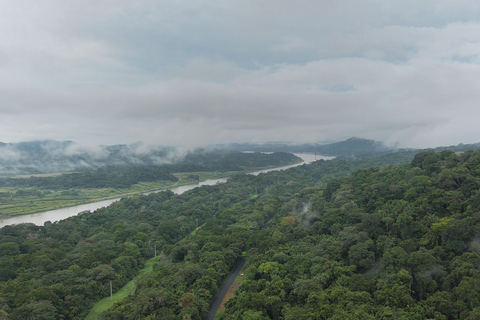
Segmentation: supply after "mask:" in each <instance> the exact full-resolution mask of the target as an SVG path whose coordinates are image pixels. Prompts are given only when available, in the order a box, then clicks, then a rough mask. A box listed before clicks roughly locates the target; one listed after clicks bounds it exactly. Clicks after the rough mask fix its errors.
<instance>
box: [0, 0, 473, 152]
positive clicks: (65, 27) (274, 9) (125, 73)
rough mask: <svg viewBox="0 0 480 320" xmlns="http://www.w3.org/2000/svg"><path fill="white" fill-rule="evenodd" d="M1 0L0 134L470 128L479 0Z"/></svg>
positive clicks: (139, 136)
mask: <svg viewBox="0 0 480 320" xmlns="http://www.w3.org/2000/svg"><path fill="white" fill-rule="evenodd" d="M0 4H1V5H2V8H3V9H2V10H0V101H1V102H0V141H4V142H18V141H24V140H38V139H56V140H74V141H77V142H79V143H84V144H115V143H131V142H134V141H145V142H147V143H149V144H179V145H183V146H194V145H198V144H206V143H223V142H247V141H249V142H265V141H292V142H316V141H322V140H340V139H345V138H349V137H351V136H359V137H365V138H371V139H376V140H381V141H385V142H387V143H390V144H394V143H397V142H398V143H399V144H400V145H401V146H406V147H428V146H430V147H433V146H439V145H450V144H458V143H472V142H479V141H480V126H478V125H477V121H478V119H480V108H479V107H478V101H480V82H479V81H478V79H480V56H479V54H480V21H479V20H478V17H480V3H479V2H478V1H467V0H463V1H459V0H456V1H452V0H438V1H435V2H431V1H426V0H416V1H403V0H402V1H400V0H392V1H380V0H370V1H367V0H360V1H358V0H355V1H354V0H350V1H333V0H327V1H307V0H302V1H295V2H292V1H240V0H238V1H237V0H232V1H186V2H184V1H174V0H166V1H153V0H152V1H141V2H132V1H126V0H99V1H95V2H91V1H79V0H78V1H60V0H50V1H42V2H38V1H33V0H30V1H29V0H27V1H16V0H0Z"/></svg>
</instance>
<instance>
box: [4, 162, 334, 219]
mask: <svg viewBox="0 0 480 320" xmlns="http://www.w3.org/2000/svg"><path fill="white" fill-rule="evenodd" d="M295 155H296V156H297V157H299V158H302V160H303V162H301V163H297V164H293V165H289V166H283V167H277V168H272V169H266V170H260V171H255V172H251V173H250V174H253V175H259V174H260V173H267V172H270V171H279V170H285V169H288V168H293V167H296V166H300V165H302V164H308V163H311V162H314V161H316V160H320V159H324V160H330V159H333V158H334V157H328V156H320V155H313V154H309V153H295ZM227 180H228V178H220V179H211V180H205V181H202V182H199V183H194V184H188V185H184V186H178V187H174V188H170V190H172V191H173V192H174V193H176V194H182V193H184V192H186V191H188V190H192V189H195V188H197V187H201V186H212V185H215V184H217V183H224V182H227ZM160 191H163V190H158V191H154V192H160ZM150 193H151V192H150ZM120 199H121V197H119V198H114V199H108V200H102V201H97V202H91V203H87V204H82V205H78V206H73V207H66V208H60V209H55V210H49V211H43V212H37V213H32V214H24V215H20V216H13V217H8V218H4V219H1V218H0V228H2V227H4V226H6V225H11V224H18V223H33V224H36V225H43V224H44V223H45V222H46V221H51V222H54V221H58V220H62V219H66V218H68V217H71V216H75V215H77V214H78V213H80V212H83V211H87V210H88V211H94V210H97V209H99V208H103V207H108V206H109V205H111V204H112V203H114V202H116V201H118V200H120Z"/></svg>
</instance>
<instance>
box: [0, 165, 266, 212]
mask: <svg viewBox="0 0 480 320" xmlns="http://www.w3.org/2000/svg"><path fill="white" fill-rule="evenodd" d="M272 167H274V166H270V167H262V168H246V167H245V168H242V169H243V170H242V171H227V172H220V171H219V172H182V173H174V175H175V176H176V177H177V178H178V182H175V183H172V182H171V181H156V182H140V183H137V184H135V185H132V186H131V187H130V188H128V189H114V188H96V189H80V188H79V189H69V190H50V189H38V188H13V187H3V188H0V217H2V216H3V217H8V216H15V215H22V214H29V213H37V212H42V211H48V210H54V209H59V208H64V207H71V206H76V205H81V204H86V203H91V202H95V201H101V200H105V199H112V198H118V197H122V196H130V195H134V194H139V193H146V192H149V191H157V190H166V189H169V188H173V187H177V186H181V185H186V184H193V183H198V182H201V181H205V180H208V179H218V178H224V177H229V176H233V175H235V174H240V173H248V172H253V171H258V170H264V169H269V168H272ZM52 175H59V174H52ZM43 176H49V175H43ZM19 177H20V176H19ZM21 177H23V178H24V177H25V176H21Z"/></svg>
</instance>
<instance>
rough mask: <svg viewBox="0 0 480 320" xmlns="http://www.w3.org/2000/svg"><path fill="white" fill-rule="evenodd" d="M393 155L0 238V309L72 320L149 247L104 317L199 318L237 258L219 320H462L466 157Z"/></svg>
mask: <svg viewBox="0 0 480 320" xmlns="http://www.w3.org/2000/svg"><path fill="white" fill-rule="evenodd" d="M392 159H393V158H392V155H391V154H388V155H384V156H382V157H377V158H363V159H359V160H347V159H337V160H332V161H317V162H315V163H313V164H311V165H308V166H300V167H296V168H293V169H290V170H286V171H282V172H271V173H268V174H260V175H258V176H256V177H255V176H247V175H238V176H235V177H232V178H231V179H230V180H229V182H227V183H225V184H219V185H216V186H210V187H201V188H197V189H194V190H191V191H190V192H187V193H185V194H182V195H180V196H177V195H174V194H173V193H171V192H162V193H158V194H152V195H148V196H134V197H131V198H128V199H123V200H122V201H119V202H117V203H115V204H114V205H112V206H110V207H108V208H104V209H101V210H97V211H96V212H94V213H90V212H86V213H84V214H82V215H80V216H78V217H72V218H69V219H67V220H64V221H61V222H58V223H53V224H45V226H43V227H37V226H33V225H19V226H9V227H5V228H2V229H1V230H0V248H2V249H3V250H2V251H1V254H0V265H1V268H0V277H1V279H0V281H1V282H0V310H3V311H2V312H3V313H7V314H9V316H10V317H11V318H13V319H15V317H22V316H24V315H25V314H27V313H28V312H32V310H38V312H39V314H42V315H43V317H44V318H45V319H49V317H50V318H51V317H52V316H53V317H55V318H62V317H63V318H64V319H77V318H78V319H80V318H82V317H84V316H85V315H86V313H87V312H88V310H89V308H90V306H91V305H92V303H94V302H95V301H97V300H98V299H100V298H102V297H104V296H106V295H107V294H108V290H109V287H108V285H109V282H110V280H113V281H114V283H115V285H116V286H118V287H120V286H121V285H122V284H124V283H126V282H127V281H128V280H129V279H131V278H132V277H133V276H134V275H135V274H136V272H137V270H138V269H139V268H141V266H142V265H143V262H144V260H145V259H146V258H149V257H151V256H152V255H153V245H154V244H156V245H157V250H158V252H163V254H162V256H161V258H160V259H159V262H158V263H156V264H155V265H154V268H153V271H152V272H151V273H146V274H143V275H142V276H140V277H139V278H138V279H137V281H136V283H137V288H136V291H135V293H133V294H131V295H129V296H127V297H126V298H125V299H124V300H123V301H120V302H118V303H116V304H115V305H114V306H113V307H112V308H111V309H110V310H108V311H107V312H106V313H104V314H103V315H102V317H103V318H104V319H143V318H148V319H155V318H160V319H182V318H190V319H203V318H204V316H205V315H206V313H207V311H208V306H209V304H210V302H211V301H212V299H213V297H214V296H215V294H216V293H217V291H218V290H219V288H220V287H221V285H222V283H223V281H224V279H225V278H226V277H227V276H228V275H229V274H230V272H231V270H232V269H233V268H234V267H235V264H236V261H238V259H239V258H240V257H241V256H242V255H244V256H246V259H247V267H246V270H245V277H244V278H243V282H242V285H241V286H240V288H239V289H238V290H237V292H236V294H235V296H234V297H233V298H232V299H230V300H229V301H228V303H227V304H226V307H227V308H226V310H225V312H224V313H223V314H221V315H220V318H221V319H475V318H476V317H477V316H478V314H479V313H480V312H479V310H480V295H479V293H478V292H479V291H478V288H479V286H480V271H479V270H480V213H479V212H480V193H479V192H478V190H477V189H478V186H479V185H480V180H479V179H480V152H479V151H468V152H465V153H463V154H461V155H456V154H454V153H452V152H449V151H442V152H440V153H434V152H433V153H432V152H430V151H428V152H425V153H424V154H419V155H418V156H416V157H415V159H414V160H413V161H412V162H411V163H408V164H404V165H399V166H391V164H392ZM378 164H383V166H381V167H382V168H380V167H373V168H372V166H376V165H378ZM360 168H362V169H360ZM359 169H360V170H359ZM352 171H354V172H353V173H352V174H350V175H348V173H349V172H352ZM327 182H328V184H327ZM0 315H2V313H0Z"/></svg>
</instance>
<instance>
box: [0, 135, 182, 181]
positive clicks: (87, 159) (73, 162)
mask: <svg viewBox="0 0 480 320" xmlns="http://www.w3.org/2000/svg"><path fill="white" fill-rule="evenodd" d="M174 157H175V149H174V148H170V147H147V146H145V145H143V144H140V143H138V144H132V145H113V146H94V147H86V146H80V145H78V144H76V143H75V142H72V141H54V140H41V141H31V142H20V143H0V175H19V174H40V173H56V172H69V171H75V170H81V169H97V168H99V167H104V166H119V165H159V164H164V163H170V162H172V159H173V158H174Z"/></svg>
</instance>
